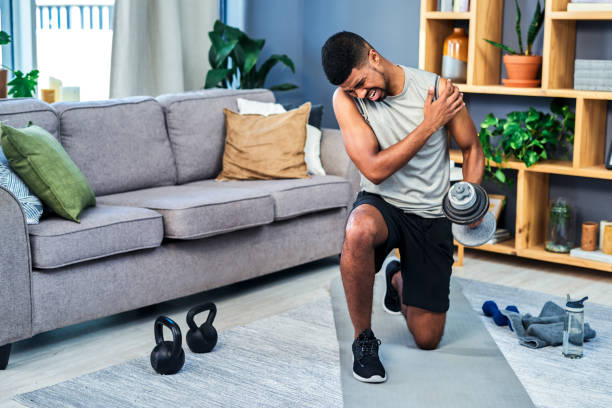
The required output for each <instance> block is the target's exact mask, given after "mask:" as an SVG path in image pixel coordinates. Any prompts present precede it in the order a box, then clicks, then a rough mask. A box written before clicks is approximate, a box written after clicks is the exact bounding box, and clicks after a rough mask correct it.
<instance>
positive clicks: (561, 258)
mask: <svg viewBox="0 0 612 408" xmlns="http://www.w3.org/2000/svg"><path fill="white" fill-rule="evenodd" d="M518 255H519V256H522V257H524V258H531V259H539V260H541V261H548V262H556V263H560V264H564V265H573V266H581V267H583V268H591V269H598V270H600V271H606V272H612V264H609V263H606V262H598V261H592V260H589V259H582V258H576V257H574V256H569V254H557V253H554V252H549V251H547V250H545V249H544V246H543V245H537V246H534V247H531V248H526V249H519V250H518Z"/></svg>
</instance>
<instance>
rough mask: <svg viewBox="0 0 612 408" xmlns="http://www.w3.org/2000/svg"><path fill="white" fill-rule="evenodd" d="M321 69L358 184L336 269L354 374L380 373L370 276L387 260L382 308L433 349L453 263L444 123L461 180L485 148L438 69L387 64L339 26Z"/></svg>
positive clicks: (369, 377)
mask: <svg viewBox="0 0 612 408" xmlns="http://www.w3.org/2000/svg"><path fill="white" fill-rule="evenodd" d="M321 55H322V63H323V69H324V71H325V74H326V75H327V78H328V79H329V81H330V82H331V83H332V84H333V85H337V86H338V88H337V89H336V91H335V93H334V97H333V106H334V112H335V115H336V118H337V120H338V124H339V125H340V129H341V131H342V138H343V140H344V145H345V147H346V151H347V153H348V155H349V156H350V158H351V160H352V161H353V162H354V163H355V165H356V166H357V168H358V169H359V171H360V173H361V188H362V191H361V192H360V193H359V195H358V196H357V200H356V201H355V203H354V204H353V210H352V212H351V214H350V216H349V219H348V222H347V226H346V236H345V241H344V246H343V248H342V256H341V261H340V271H341V273H342V282H343V285H344V291H345V294H346V299H347V303H348V309H349V314H350V316H351V320H352V322H353V326H354V329H355V334H354V337H355V341H354V342H353V357H354V363H353V375H354V377H355V378H357V379H358V380H360V381H364V382H383V381H385V380H386V378H387V376H386V373H385V369H384V367H383V365H382V364H381V362H380V359H379V358H378V347H379V345H380V340H378V339H377V338H376V337H375V336H374V333H373V332H372V330H371V315H372V294H373V286H374V275H375V273H376V272H377V271H378V270H380V269H381V268H382V266H383V262H384V261H385V258H386V257H387V255H388V254H389V252H390V251H392V250H393V249H394V248H398V249H399V252H400V256H401V262H398V261H397V260H395V261H393V262H388V265H387V267H386V268H385V269H386V270H385V273H386V283H387V289H386V293H385V297H384V299H383V307H384V308H385V310H386V311H387V312H389V313H393V314H403V315H404V317H405V319H406V322H407V325H408V329H409V330H410V332H411V333H412V335H413V336H414V339H415V341H416V344H417V345H418V346H419V347H420V348H422V349H426V350H431V349H435V348H436V347H437V345H438V343H439V342H440V339H441V337H442V333H443V332H444V323H445V319H446V312H447V310H448V306H449V304H448V300H449V283H450V276H451V271H452V264H453V237H452V235H451V223H450V221H449V220H448V219H447V218H445V217H444V214H443V212H442V201H443V198H444V195H445V194H446V192H447V191H448V189H449V186H450V182H449V172H450V167H449V154H448V137H447V130H448V131H450V133H451V134H452V136H453V137H454V139H455V142H456V143H457V145H458V146H459V148H460V149H461V151H462V153H463V163H464V164H463V177H464V180H465V181H470V182H472V183H480V181H481V179H482V174H483V171H484V156H483V152H482V148H481V146H480V143H479V141H478V135H477V132H476V128H475V126H474V123H473V121H472V119H471V118H470V116H469V114H468V112H467V109H466V108H465V104H464V102H463V96H462V94H461V93H460V92H459V90H458V88H457V87H456V86H454V85H453V84H452V83H451V82H450V81H448V80H445V79H444V78H440V77H438V76H437V75H436V74H433V73H430V72H427V71H423V70H419V69H415V68H409V67H406V66H402V65H395V64H393V63H391V62H390V61H389V60H387V59H385V58H384V57H383V56H382V55H380V54H379V53H378V52H377V51H376V50H375V49H374V48H373V47H372V46H371V45H370V44H369V43H368V42H367V41H366V40H364V39H363V38H362V37H360V36H359V35H357V34H354V33H350V32H340V33H337V34H334V35H333V36H331V37H330V38H329V39H328V40H327V41H326V43H325V45H324V46H323V49H322V52H321Z"/></svg>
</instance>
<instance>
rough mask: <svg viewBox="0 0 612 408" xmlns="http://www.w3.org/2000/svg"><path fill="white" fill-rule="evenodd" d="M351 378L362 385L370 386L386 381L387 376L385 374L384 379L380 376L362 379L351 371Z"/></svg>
mask: <svg viewBox="0 0 612 408" xmlns="http://www.w3.org/2000/svg"><path fill="white" fill-rule="evenodd" d="M353 364H355V356H353ZM353 377H355V379H356V380H358V381H361V382H364V383H372V384H375V383H381V382H385V381H387V374H385V376H384V377H381V376H380V375H373V376H371V377H370V378H364V377H362V376H360V375H359V374H357V373H356V372H355V371H353Z"/></svg>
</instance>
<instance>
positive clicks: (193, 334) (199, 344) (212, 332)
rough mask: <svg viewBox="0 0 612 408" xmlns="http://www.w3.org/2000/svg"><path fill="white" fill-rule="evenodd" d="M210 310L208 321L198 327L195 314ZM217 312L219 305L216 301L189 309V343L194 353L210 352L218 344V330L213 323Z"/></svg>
mask: <svg viewBox="0 0 612 408" xmlns="http://www.w3.org/2000/svg"><path fill="white" fill-rule="evenodd" d="M206 310H209V311H210V312H209V313H208V317H207V318H206V321H205V322H204V323H202V325H201V326H200V327H198V326H197V325H196V323H195V321H194V317H195V315H197V314H198V313H201V312H204V311H206ZM216 314H217V306H215V304H214V303H204V304H202V305H199V306H196V307H194V308H192V309H191V310H189V312H188V313H187V325H188V326H189V331H188V332H187V345H188V346H189V349H190V350H191V351H192V352H194V353H208V352H209V351H211V350H212V349H213V348H214V347H215V345H216V344H217V330H216V329H215V328H214V327H213V325H212V323H213V320H215V316H216Z"/></svg>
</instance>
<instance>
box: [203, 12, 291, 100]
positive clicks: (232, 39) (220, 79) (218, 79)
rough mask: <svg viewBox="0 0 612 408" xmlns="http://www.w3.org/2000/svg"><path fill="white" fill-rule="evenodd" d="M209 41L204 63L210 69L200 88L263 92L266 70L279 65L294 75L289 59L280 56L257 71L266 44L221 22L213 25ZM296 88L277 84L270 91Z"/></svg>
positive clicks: (275, 56) (269, 59)
mask: <svg viewBox="0 0 612 408" xmlns="http://www.w3.org/2000/svg"><path fill="white" fill-rule="evenodd" d="M208 36H209V37H210V40H211V46H210V50H209V52H208V60H209V62H210V66H211V69H210V70H209V71H208V73H207V74H206V83H205V85H204V88H214V87H220V88H231V87H233V86H235V87H236V88H238V89H253V88H263V86H264V82H265V81H266V77H267V76H268V73H269V72H270V70H271V69H272V68H273V67H274V66H275V65H276V64H277V63H278V62H281V63H283V64H284V65H286V66H287V67H289V68H290V69H291V72H293V73H294V74H295V66H294V64H293V61H291V59H290V58H289V57H288V56H287V55H285V54H283V55H278V54H275V55H272V56H270V58H268V59H267V60H266V61H265V62H264V63H263V64H261V65H260V67H259V69H258V68H257V66H256V65H257V60H258V59H259V54H260V52H261V50H262V48H263V46H264V44H265V42H266V40H254V39H252V38H250V37H249V36H247V35H246V34H245V33H243V32H242V31H240V30H239V29H238V28H235V27H230V26H228V25H226V24H223V23H222V22H221V21H219V20H217V21H215V25H214V27H213V31H210V32H209V33H208ZM295 88H297V86H296V85H294V84H288V83H286V84H280V85H276V86H272V87H270V89H271V90H273V91H288V90H290V89H295Z"/></svg>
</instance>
